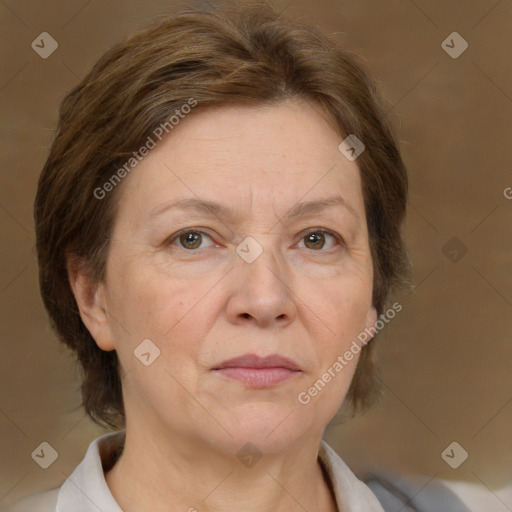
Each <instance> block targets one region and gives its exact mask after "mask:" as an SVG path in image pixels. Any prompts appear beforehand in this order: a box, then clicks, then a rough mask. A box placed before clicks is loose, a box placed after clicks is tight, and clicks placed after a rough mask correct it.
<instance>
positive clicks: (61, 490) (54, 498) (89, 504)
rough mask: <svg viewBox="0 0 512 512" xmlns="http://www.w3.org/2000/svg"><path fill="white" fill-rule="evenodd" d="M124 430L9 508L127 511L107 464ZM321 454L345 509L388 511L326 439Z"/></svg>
mask: <svg viewBox="0 0 512 512" xmlns="http://www.w3.org/2000/svg"><path fill="white" fill-rule="evenodd" d="M123 437H124V432H123V431H119V432H112V433H109V434H105V435H103V436H101V437H99V438H97V439H95V440H94V441H93V442H92V443H91V444H90V445H89V448H88V450H87V453H86V455H85V457H84V459H83V460H82V462H81V463H80V464H79V465H78V466H77V467H76V469H75V470H74V471H73V473H72V474H71V475H70V476H69V478H67V480H66V481H65V482H64V483H63V484H62V486H61V487H58V488H56V489H52V490H50V491H45V492H42V493H38V494H36V495H34V496H31V497H29V498H26V499H24V500H22V501H20V502H18V503H17V504H16V505H14V506H13V508H9V509H8V510H6V511H5V512H123V511H122V509H121V507H120V506H119V504H118V503H117V502H116V500H115V499H114V496H112V493H111V492H110V489H109V487H108V485H107V482H106V480H105V474H104V471H103V466H105V467H110V466H111V461H112V460H114V458H115V452H116V451H117V449H118V448H119V444H120V440H121V441H122V439H123ZM318 458H319V460H320V462H321V464H322V465H323V467H324V468H325V470H326V473H327V475H328V477H329V480H330V483H331V485H332V489H333V491H334V495H335V497H336V503H337V506H338V510H340V511H341V512H384V510H383V509H382V507H381V506H380V504H379V502H378V500H377V498H376V497H375V495H374V494H373V493H372V491H371V490H370V489H369V488H368V487H367V486H366V485H365V484H364V483H363V482H361V481H360V480H359V479H358V478H357V477H356V476H355V475H354V474H353V473H352V471H351V470H350V469H349V468H348V466H347V465H346V464H345V463H344V462H343V461H342V460H341V458H340V456H339V455H338V454H337V453H336V452H335V451H334V450H333V449H332V448H331V447H330V446H329V445H328V444H327V443H326V442H325V441H322V444H321V445H320V450H319V453H318Z"/></svg>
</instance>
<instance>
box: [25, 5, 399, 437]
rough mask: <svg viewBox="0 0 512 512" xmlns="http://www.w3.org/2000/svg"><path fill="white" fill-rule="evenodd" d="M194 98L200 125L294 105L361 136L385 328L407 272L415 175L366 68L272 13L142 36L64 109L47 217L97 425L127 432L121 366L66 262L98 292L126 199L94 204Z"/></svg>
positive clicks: (52, 157) (261, 10) (243, 14)
mask: <svg viewBox="0 0 512 512" xmlns="http://www.w3.org/2000/svg"><path fill="white" fill-rule="evenodd" d="M191 98H194V99H195V101H197V106H196V107H195V111H199V110H200V109H206V108H210V107H216V106H222V105H225V104H232V103H239V104H247V105H255V104H268V105H272V104H275V103H277V102H279V101H282V100H284V99H286V98H303V99H306V100H308V101H311V102H314V103H316V104H317V105H320V106H321V107H322V108H323V109H324V111H325V112H326V114H327V118H328V119H329V120H330V121H331V122H332V124H333V127H334V129H336V130H337V131H338V133H339V135H340V142H341V140H342V139H343V138H345V137H346V136H348V135H349V134H354V135H356V137H358V138H359V139H360V140H361V141H363V143H364V144H365V146H366V150H365V151H364V152H363V153H362V154H361V155H360V156H359V157H358V159H357V164H358V166H359V169H360V172H361V181H362V188H363V191H362V192H363V197H364V201H365V210H366V217H367V223H368V231H369V242H370V249H371V255H372V261H373V267H374V283H373V304H374V306H375V308H376V309H377V312H378V314H381V313H382V312H383V310H384V306H385V301H386V299H387V297H388V294H389V292H390V290H391V288H392V287H393V286H394V285H397V284H399V283H401V282H402V280H403V277H404V275H405V273H406V270H407V268H408V259H407V255H406V250H405V246H404V242H403V240H402V236H401V226H402V223H403V220H404V215H405V209H406V196H407V175H406V169H405V167H404V164H403V162H402V158H401V155H400V152H399V149H398V144H397V140H396V136H395V134H394V133H393V131H392V128H391V127H390V125H389V123H388V122H387V120H386V117H385V113H384V109H383V106H382V104H381V100H380V99H379V96H378V94H377V92H376V89H375V87H374V85H373V83H372V81H371V80H370V79H369V78H368V73H367V71H365V70H364V67H363V64H362V63H361V62H360V61H359V59H358V58H357V57H356V56H355V55H354V54H352V53H350V52H348V51H347V50H345V49H344V48H341V47H340V45H339V44H338V43H336V42H334V41H332V40H330V39H329V38H327V37H326V36H325V35H323V34H322V33H320V32H319V31H318V30H316V29H314V28H311V27H309V26H307V25H304V24H302V23H299V22H294V21H290V20H285V19H283V18H281V17H280V16H279V15H278V14H277V13H276V12H275V11H274V9H273V8H272V6H271V5H270V4H269V3H267V2H262V3H254V2H248V3H242V4H241V5H240V2H238V3H237V4H236V5H235V3H232V4H231V5H230V4H229V3H228V4H227V5H224V6H221V7H217V8H213V9H211V8H210V9H199V8H190V9H188V10H185V11H182V12H180V13H178V14H175V15H171V16H166V17H164V18H163V19H161V20H159V21H158V22H157V23H154V24H152V25H150V26H148V27H146V28H144V29H142V30H140V31H139V32H137V33H135V34H134V35H133V36H132V37H129V38H128V39H126V40H125V41H124V42H122V43H119V44H117V45H115V46H114V47H113V48H111V49H110V50H109V51H107V52H106V53H105V54H104V55H103V56H102V57H101V58H100V60H99V61H98V62H97V63H96V64H95V65H94V67H93V68H92V70H91V71H90V72H89V74H88V75H87V76H86V77H85V78H84V79H83V80H82V82H81V83H80V84H79V85H77V86H76V87H74V88H73V89H72V90H71V91H70V92H69V93H68V94H67V96H66V97H65V98H64V100H63V101H62V104H61V107H60V117H59V125H58V130H57V133H56V136H55V139H54V141H53V143H52V146H51V150H50V154H49V157H48V159H47V161H46V164H45V166H44V168H43V171H42V174H41V177H40V180H39V186H38V191H37V197H36V200H35V208H34V216H35V226H36V237H37V253H38V258H39V271H40V287H41V294H42V297H43V300H44V304H45V306H46V308H47V310H48V312H49V315H50V317H51V320H52V324H53V326H54V328H55V329H56V331H57V333H58V335H59V337H60V339H61V340H62V341H63V342H64V343H65V344H66V345H67V346H68V347H70V348H71V350H72V351H74V352H75V354H76V357H77V359H78V361H79V363H80V365H81V367H82V371H83V372H82V373H83V379H82V399H83V405H84V407H85V410H86V412H87V414H88V415H89V416H90V417H91V418H92V419H93V420H94V421H95V422H97V423H98V424H100V425H105V426H108V427H111V428H115V429H118V428H122V427H123V426H124V422H125V416H124V406H123V397H122V389H121V378H120V373H119V372H120V368H119V362H118V359H117V355H116V352H115V351H110V352H107V351H103V350H101V349H100V348H99V347H98V346H97V345H96V343H95V341H94V339H93V338H92V336H91V335H90V333H89V332H88V330H87V329H86V327H85V326H84V324H83V322H82V320H81V318H80V314H79V311H78V307H77V304H76V301H75V298H74V296H73V293H72V290H71V287H70V283H69V280H68V273H67V260H68V258H69V257H70V256H73V257H76V258H78V259H79V260H80V261H81V262H83V264H84V265H85V268H86V269H87V271H88V273H89V276H90V278H91V279H92V280H93V281H94V282H99V281H101V280H102V279H103V273H104V269H105V263H106V259H107V255H108V248H109V236H110V234H111V232H112V228H113V224H114V221H115V214H116V202H117V200H118V199H119V195H120V192H121V191H120V189H121V188H122V187H121V186H118V187H115V190H113V191H112V192H111V193H109V194H107V195H106V196H105V197H104V198H103V199H98V198H97V196H96V195H95V193H94V191H95V190H97V189H98V187H102V186H103V185H104V184H105V183H106V182H107V181H108V180H109V178H111V177H112V176H113V174H115V171H116V169H119V168H120V166H122V165H123V164H124V163H125V162H126V161H127V160H128V159H129V158H130V157H132V156H133V152H134V151H137V150H138V149H139V148H140V147H141V146H142V145H143V144H144V143H145V142H146V140H147V137H148V136H150V135H151V134H152V133H153V132H154V130H155V129H156V128H157V127H158V126H159V125H161V124H162V123H165V122H166V121H167V120H168V117H169V115H171V114H173V113H174V112H175V110H176V109H179V108H180V107H181V106H182V105H183V104H186V103H187V102H188V101H189V100H190V99H191ZM135 172H136V171H135ZM373 345H374V343H370V344H368V345H367V346H365V347H364V348H363V349H362V351H361V356H360V359H359V362H358V366H357V369H356V373H355V375H354V378H353V380H352V383H351V386H350V389H349V391H348V394H347V397H346V401H345V402H346V403H347V404H349V405H350V406H352V407H353V411H354V412H355V411H356V410H357V409H358V408H365V407H366V406H368V405H369V404H370V403H371V402H372V400H373V398H374V396H375V394H376V393H375V391H376V390H377V389H378V387H377V386H376V375H375V367H374V364H375V361H374V358H375V356H374V354H373V351H374V346H373Z"/></svg>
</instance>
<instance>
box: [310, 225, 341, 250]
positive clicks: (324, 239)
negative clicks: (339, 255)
mask: <svg viewBox="0 0 512 512" xmlns="http://www.w3.org/2000/svg"><path fill="white" fill-rule="evenodd" d="M302 241H304V245H305V247H306V248H307V249H312V250H314V251H319V250H321V249H325V246H326V245H327V246H328V247H327V249H331V248H332V247H334V246H335V245H336V243H338V244H341V243H342V240H341V238H340V237H339V236H337V235H335V234H334V233H332V232H330V231H326V230H324V229H316V230H314V231H310V232H309V233H306V234H305V235H304V236H303V237H302Z"/></svg>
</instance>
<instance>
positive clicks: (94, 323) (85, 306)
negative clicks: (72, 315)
mask: <svg viewBox="0 0 512 512" xmlns="http://www.w3.org/2000/svg"><path fill="white" fill-rule="evenodd" d="M67 266H68V278H69V283H70V286H71V290H72V291H73V295H74V296H75V300H76V303H77V305H78V310H79V312H80V318H81V319H82V322H83V323H84V325H85V327H87V330H88V331H89V332H90V333H91V336H92V337H93V338H94V340H95V341H96V344H97V345H98V347H99V348H101V349H102V350H106V351H109V350H114V349H115V344H114V341H113V337H112V332H111V329H110V321H109V320H110V318H109V314H108V311H107V308H106V301H105V286H104V284H103V283H96V282H93V281H92V279H91V278H90V277H89V275H88V272H87V270H86V268H85V265H83V264H82V263H81V262H78V261H77V260H76V259H73V260H71V259H68V265H67Z"/></svg>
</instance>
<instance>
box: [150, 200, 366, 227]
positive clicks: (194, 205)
mask: <svg viewBox="0 0 512 512" xmlns="http://www.w3.org/2000/svg"><path fill="white" fill-rule="evenodd" d="M334 206H341V207H343V208H345V209H346V210H347V211H349V212H350V213H351V214H352V215H353V216H354V217H355V218H356V219H357V220H358V221H359V214H358V213H357V212H356V210H355V209H354V208H353V207H352V206H351V205H350V204H349V203H347V202H346V201H345V199H343V197H341V196H332V197H327V198H325V199H318V200H316V201H304V202H300V203H296V204H295V205H294V206H292V207H291V208H290V209H289V210H288V211H287V212H286V213H285V214H284V215H283V216H282V217H281V218H280V219H279V222H282V221H285V222H289V221H292V220H294V219H297V218H299V217H306V216H308V215H314V214H316V213H320V212H321V211H323V210H326V209H328V208H332V207H334ZM173 209H180V210H195V211H196V212H199V213H203V214H205V215H210V216H215V217H218V218H224V219H226V218H235V219H236V218H237V217H238V215H237V214H236V213H235V211H234V210H233V209H232V208H230V207H229V206H226V205H223V204H220V203H216V202H214V201H207V200H204V199H197V198H188V199H179V200H177V201H168V202H166V203H163V204H161V205H159V206H157V207H156V208H154V209H153V210H152V211H151V212H150V214H149V217H150V218H153V217H155V216H157V215H160V214H162V213H164V212H166V211H168V210H173Z"/></svg>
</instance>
